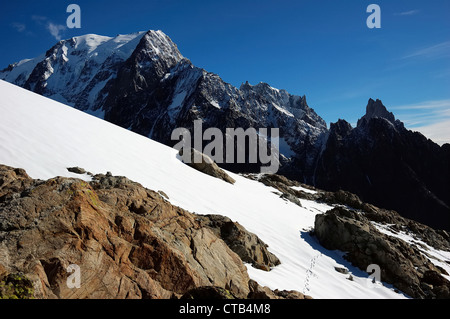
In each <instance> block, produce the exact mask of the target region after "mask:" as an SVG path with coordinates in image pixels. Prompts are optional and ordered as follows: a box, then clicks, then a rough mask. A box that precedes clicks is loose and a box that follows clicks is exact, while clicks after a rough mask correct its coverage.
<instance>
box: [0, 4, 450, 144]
mask: <svg viewBox="0 0 450 319" xmlns="http://www.w3.org/2000/svg"><path fill="white" fill-rule="evenodd" d="M71 3H75V4H78V5H80V7H81V10H82V12H81V18H82V22H81V23H82V25H81V26H82V28H81V29H67V28H66V29H63V27H64V26H65V24H66V19H67V17H68V15H69V14H68V13H66V8H67V5H68V4H71ZM371 3H375V4H378V5H379V6H380V7H381V29H369V28H368V27H367V26H366V19H367V17H368V16H369V13H367V12H366V8H367V6H368V5H369V4H371ZM50 24H52V25H53V26H54V29H55V30H56V31H55V30H54V32H53V34H51V32H50V30H49V25H50ZM58 25H60V26H61V28H60V29H59V30H58V27H57V26H58ZM150 29H153V30H162V31H164V32H165V33H166V34H167V35H169V36H170V37H171V38H172V40H173V41H174V42H175V43H177V45H178V47H179V49H180V51H181V53H182V54H183V55H184V56H185V57H187V58H189V59H190V60H191V61H192V62H193V63H194V64H195V65H196V66H199V67H202V68H205V69H206V70H208V71H210V72H214V73H217V74H219V75H220V76H221V77H222V78H223V79H224V80H225V81H226V82H229V83H231V84H233V85H235V86H239V85H240V84H241V83H242V82H245V81H249V82H250V83H251V84H257V83H259V82H261V81H263V82H267V83H269V84H270V85H271V86H273V87H276V88H279V89H286V90H287V91H289V92H290V93H293V94H298V95H303V94H305V95H306V96H307V99H308V103H309V104H310V106H312V107H313V108H314V109H315V110H316V111H317V112H318V113H319V115H321V116H322V117H323V118H324V119H325V120H326V121H327V122H328V123H329V122H335V121H336V120H337V119H338V118H344V119H346V120H348V121H349V122H351V123H356V121H357V119H358V118H359V117H361V116H362V115H363V114H364V111H365V109H364V108H365V106H366V104H367V101H368V99H369V98H374V99H376V98H379V99H381V100H382V101H383V102H384V104H385V105H386V106H388V108H389V109H390V110H392V111H393V112H394V114H396V115H397V117H399V118H400V119H401V120H403V121H405V122H406V124H407V126H409V127H412V128H417V129H421V128H422V127H427V128H430V127H431V126H433V129H434V130H435V131H436V130H439V129H440V130H441V135H442V134H444V135H445V134H447V133H448V134H447V135H448V137H449V140H450V131H449V129H447V130H446V131H445V127H450V90H449V88H450V1H448V0H429V1H426V0H371V1H365V0H340V1H338V0H296V1H283V0H279V1H274V0H258V1H249V0H231V1H230V0H227V1H215V0H209V1H207V0H204V1H197V0H190V1H186V0H184V1H181V0H159V1H155V0H153V1H152V0H145V1H143V0H133V1H119V0H108V1H106V0H95V1H92V0H91V1H80V0H71V1H63V0H53V1H49V0H34V1H31V0H22V1H17V2H16V1H14V2H13V1H8V3H5V1H2V2H1V4H0V34H1V39H2V41H1V42H2V44H1V46H0V68H3V67H6V66H7V65H8V64H9V63H12V62H16V61H19V60H21V59H24V58H31V57H35V56H37V55H39V54H40V53H42V52H45V51H46V50H47V49H49V48H50V47H51V46H52V45H54V44H55V43H56V42H57V39H58V38H60V37H61V38H63V39H65V38H70V37H72V36H76V35H81V34H87V33H96V34H101V35H109V36H114V35H116V34H126V33H131V32H135V31H143V30H150ZM444 121H447V122H445V123H448V126H445V125H444V126H443V124H442V123H444ZM439 125H440V126H439ZM435 126H438V128H436V127H435ZM443 129H444V132H442V130H443ZM434 133H435V132H434ZM430 134H433V133H430Z"/></svg>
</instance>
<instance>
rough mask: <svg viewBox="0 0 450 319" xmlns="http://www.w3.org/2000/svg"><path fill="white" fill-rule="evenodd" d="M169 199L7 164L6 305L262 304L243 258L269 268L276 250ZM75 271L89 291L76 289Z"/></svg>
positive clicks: (1, 228)
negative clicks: (43, 301) (39, 176)
mask: <svg viewBox="0 0 450 319" xmlns="http://www.w3.org/2000/svg"><path fill="white" fill-rule="evenodd" d="M160 193H163V192H162V191H160V192H158V193H157V192H154V191H151V190H148V189H145V188H144V187H142V186H141V185H140V184H138V183H135V182H132V181H130V180H129V179H127V178H126V177H121V176H113V175H112V174H110V173H108V174H106V175H104V174H97V175H95V176H93V180H92V181H91V182H85V181H82V180H79V179H74V178H62V177H56V178H53V179H50V180H47V181H42V180H34V179H32V178H30V177H29V176H28V175H27V173H26V172H25V171H24V170H23V169H15V168H11V167H8V166H3V165H0V243H1V244H0V297H1V298H62V299H80V298H95V299H107V298H119V299H122V298H129V299H132V298H133V299H134V298H152V299H169V298H180V297H183V296H184V298H196V299H197V298H208V299H210V298H225V297H226V298H228V297H232V298H238V299H246V298H253V297H256V296H257V295H255V294H254V292H255V289H256V287H259V285H257V283H255V282H253V281H249V277H248V274H247V269H246V266H245V265H244V263H243V261H242V259H244V260H245V262H250V263H252V264H254V265H255V266H258V268H265V269H266V270H269V269H270V267H273V266H275V265H277V264H279V261H278V258H277V257H276V256H274V255H273V254H271V253H270V252H268V250H267V245H265V244H264V243H263V242H262V241H261V240H260V239H259V238H258V237H257V236H256V235H254V234H252V233H249V232H248V231H246V230H245V228H244V227H242V226H241V225H239V224H237V223H233V222H232V221H231V220H229V219H228V218H226V217H222V216H218V215H210V216H199V215H195V214H192V213H190V212H187V211H185V210H183V209H181V208H179V207H176V206H173V205H172V204H170V203H169V202H168V201H167V200H166V199H165V198H164V197H163V196H162V195H160ZM234 251H236V252H237V253H236V252H234ZM241 258H242V259H241ZM73 265H76V266H78V267H79V270H80V273H79V274H80V275H81V277H80V284H81V285H80V288H72V286H70V285H68V280H69V277H70V278H72V277H71V276H72V275H73V274H72V271H73V269H74V268H70V267H69V266H73ZM71 269H72V270H71ZM72 279H73V278H72ZM69 286H70V287H69ZM258 289H263V288H261V287H260V288H258ZM264 291H265V293H266V294H267V296H268V297H270V298H276V299H280V298H297V297H298V298H300V297H302V298H303V295H301V294H299V293H297V292H294V291H292V292H278V291H275V292H273V291H271V290H270V289H269V288H264Z"/></svg>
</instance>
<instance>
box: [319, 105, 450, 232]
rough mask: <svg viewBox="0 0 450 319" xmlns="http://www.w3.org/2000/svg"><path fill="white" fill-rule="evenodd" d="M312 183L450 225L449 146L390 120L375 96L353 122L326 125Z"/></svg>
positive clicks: (419, 218) (440, 226) (440, 225)
mask: <svg viewBox="0 0 450 319" xmlns="http://www.w3.org/2000/svg"><path fill="white" fill-rule="evenodd" d="M315 185H316V186H317V187H319V188H322V189H326V190H330V191H337V190H339V189H343V190H346V191H349V192H352V193H355V194H357V195H358V196H360V197H361V199H362V200H363V201H365V202H368V203H372V204H374V205H376V206H379V207H384V208H389V209H393V210H396V211H398V212H399V213H400V214H401V215H402V216H405V217H407V218H411V219H415V220H417V221H419V222H421V223H424V224H427V225H430V226H432V227H434V228H438V229H446V230H449V229H450V152H449V147H448V145H444V146H442V147H440V146H439V145H437V144H435V143H433V142H432V141H430V140H427V139H426V138H425V137H424V136H423V135H421V134H420V133H415V132H412V131H409V130H407V129H405V128H404V126H403V123H401V122H400V121H398V120H397V121H395V118H394V117H393V115H392V113H389V112H387V110H386V108H385V107H384V106H383V105H382V104H381V101H378V100H377V101H376V102H374V101H373V100H371V101H369V105H368V107H367V114H366V115H365V116H364V117H363V118H362V119H360V121H358V126H357V127H356V128H354V129H353V128H351V126H350V125H349V124H348V123H346V122H345V121H342V120H341V121H339V122H338V123H336V124H334V125H331V128H330V133H329V137H328V140H327V142H326V146H325V148H324V150H323V152H322V153H321V155H320V156H319V158H318V161H317V169H316V172H315Z"/></svg>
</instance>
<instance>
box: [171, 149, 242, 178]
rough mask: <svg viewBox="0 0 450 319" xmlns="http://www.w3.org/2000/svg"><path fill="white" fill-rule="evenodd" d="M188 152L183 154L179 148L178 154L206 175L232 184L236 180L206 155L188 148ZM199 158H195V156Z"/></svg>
mask: <svg viewBox="0 0 450 319" xmlns="http://www.w3.org/2000/svg"><path fill="white" fill-rule="evenodd" d="M188 152H189V154H183V149H181V150H180V152H179V155H180V156H182V157H183V158H185V156H186V158H187V159H189V160H188V161H187V163H186V164H187V165H189V166H191V167H192V168H194V169H196V170H198V171H200V172H202V173H205V174H207V175H210V176H213V177H216V178H219V179H221V180H223V181H225V182H227V183H230V184H234V183H236V181H235V180H234V179H233V178H231V177H230V175H228V174H227V173H225V171H224V170H223V169H221V168H220V167H219V166H217V164H216V163H215V162H214V161H213V160H212V159H211V158H210V157H209V156H207V155H205V154H203V153H201V152H199V151H197V150H196V149H193V148H190V149H188ZM197 157H198V158H199V159H200V160H196V158H197Z"/></svg>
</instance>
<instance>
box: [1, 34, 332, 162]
mask: <svg viewBox="0 0 450 319" xmlns="http://www.w3.org/2000/svg"><path fill="white" fill-rule="evenodd" d="M0 79H3V80H6V81H8V82H11V83H14V84H16V85H19V86H22V87H24V88H26V89H29V90H31V91H33V92H36V93H38V94H41V95H44V96H46V97H49V98H51V99H54V100H56V101H59V102H62V103H65V104H68V105H71V106H73V107H75V108H76V109H79V110H82V111H85V112H87V113H90V114H93V115H96V116H97V117H100V118H103V119H106V120H107V121H109V122H112V123H114V124H117V125H119V126H121V127H124V128H127V129H130V130H132V131H134V132H137V133H139V134H141V135H144V136H147V137H150V138H152V139H154V140H157V141H160V142H162V143H165V144H167V145H171V144H172V145H173V144H175V143H174V142H172V141H171V139H170V137H171V132H172V130H173V129H175V128H177V127H186V128H188V129H191V128H192V125H193V124H192V123H193V120H196V119H201V120H202V121H203V128H204V129H207V128H209V127H217V128H219V129H225V128H227V127H243V128H244V129H246V128H248V127H255V128H270V127H277V128H280V137H281V146H282V147H281V153H282V155H283V156H284V158H283V159H289V158H294V157H298V158H302V161H300V162H302V163H303V162H305V161H304V159H305V158H306V157H308V158H309V162H312V160H311V158H312V157H313V155H314V154H315V151H314V145H315V143H316V141H317V140H318V138H319V136H320V135H322V134H323V133H324V132H325V131H326V129H327V128H326V123H325V121H324V120H323V119H321V118H320V117H319V116H318V115H317V114H316V113H315V112H314V110H313V109H311V108H310V107H309V106H308V104H307V102H306V98H305V96H303V97H300V96H294V95H291V94H289V93H288V92H286V91H284V90H278V89H275V88H272V87H270V86H269V85H268V84H265V83H260V84H257V85H254V86H252V85H250V84H248V83H245V84H243V85H242V86H241V87H240V88H236V87H234V86H232V85H230V84H228V83H225V82H224V81H223V80H222V79H221V78H220V77H219V76H218V75H215V74H212V73H209V72H207V71H206V70H203V69H200V68H197V67H195V66H194V65H192V63H191V62H190V61H189V60H188V59H186V58H184V57H183V56H182V55H181V53H180V52H179V50H178V48H177V46H176V45H175V44H174V43H173V42H172V41H171V39H170V38H169V37H168V36H167V35H165V34H164V33H163V32H161V31H148V32H139V33H135V34H130V35H119V36H117V37H115V38H110V37H104V36H98V35H85V36H80V37H75V38H72V39H68V40H62V41H60V42H58V43H57V44H56V45H55V46H54V47H53V48H51V49H50V50H48V51H47V52H46V53H45V54H43V55H41V56H39V57H37V58H34V59H31V60H26V61H21V62H19V63H15V64H12V65H10V66H9V67H8V68H6V69H5V70H3V71H1V72H0Z"/></svg>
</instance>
